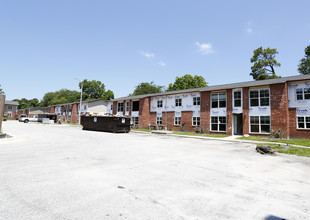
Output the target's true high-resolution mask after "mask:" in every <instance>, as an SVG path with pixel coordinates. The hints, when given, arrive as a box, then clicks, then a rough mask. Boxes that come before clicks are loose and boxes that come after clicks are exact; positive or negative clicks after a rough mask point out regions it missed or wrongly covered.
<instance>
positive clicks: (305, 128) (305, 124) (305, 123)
mask: <svg viewBox="0 0 310 220" xmlns="http://www.w3.org/2000/svg"><path fill="white" fill-rule="evenodd" d="M298 118H304V126H305V127H304V128H299V127H298V124H299V123H298ZM306 118H310V116H296V128H297V130H310V128H307V122H306ZM309 123H310V122H309Z"/></svg>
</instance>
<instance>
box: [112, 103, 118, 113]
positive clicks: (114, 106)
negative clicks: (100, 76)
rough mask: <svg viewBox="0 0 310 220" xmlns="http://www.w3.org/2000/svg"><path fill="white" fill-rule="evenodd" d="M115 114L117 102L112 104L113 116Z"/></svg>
mask: <svg viewBox="0 0 310 220" xmlns="http://www.w3.org/2000/svg"><path fill="white" fill-rule="evenodd" d="M116 113H117V101H115V102H113V115H116Z"/></svg>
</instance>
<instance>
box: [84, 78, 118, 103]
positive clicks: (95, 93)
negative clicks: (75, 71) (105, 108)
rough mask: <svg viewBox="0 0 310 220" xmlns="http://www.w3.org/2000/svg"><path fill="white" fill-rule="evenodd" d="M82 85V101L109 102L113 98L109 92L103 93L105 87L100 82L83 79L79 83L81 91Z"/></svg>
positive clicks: (112, 94)
mask: <svg viewBox="0 0 310 220" xmlns="http://www.w3.org/2000/svg"><path fill="white" fill-rule="evenodd" d="M82 84H83V91H82V93H83V100H90V99H106V100H110V99H113V98H114V93H113V92H112V91H111V90H108V91H105V86H104V84H103V83H102V82H101V81H97V80H91V81H88V80H87V79H84V80H83V81H82V82H80V83H79V87H80V89H81V87H82Z"/></svg>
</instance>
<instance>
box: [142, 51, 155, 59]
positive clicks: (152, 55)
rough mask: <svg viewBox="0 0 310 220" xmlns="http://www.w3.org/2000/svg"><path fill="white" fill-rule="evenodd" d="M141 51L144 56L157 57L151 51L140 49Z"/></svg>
mask: <svg viewBox="0 0 310 220" xmlns="http://www.w3.org/2000/svg"><path fill="white" fill-rule="evenodd" d="M140 53H141V54H142V55H143V56H145V57H146V58H149V59H151V58H153V57H155V54H153V53H149V52H145V51H142V50H141V51H140Z"/></svg>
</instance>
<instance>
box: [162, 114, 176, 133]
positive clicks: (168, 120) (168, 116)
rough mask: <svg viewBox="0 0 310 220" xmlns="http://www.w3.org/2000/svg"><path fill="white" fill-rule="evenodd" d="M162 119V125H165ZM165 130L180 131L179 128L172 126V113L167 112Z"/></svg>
mask: <svg viewBox="0 0 310 220" xmlns="http://www.w3.org/2000/svg"><path fill="white" fill-rule="evenodd" d="M164 117H165V116H164ZM164 117H163V123H165V122H164V121H165V120H164ZM167 129H168V130H172V131H179V130H180V127H179V126H175V125H174V112H167Z"/></svg>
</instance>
